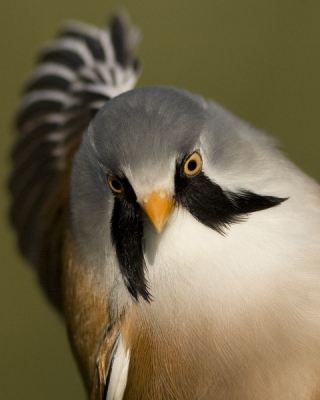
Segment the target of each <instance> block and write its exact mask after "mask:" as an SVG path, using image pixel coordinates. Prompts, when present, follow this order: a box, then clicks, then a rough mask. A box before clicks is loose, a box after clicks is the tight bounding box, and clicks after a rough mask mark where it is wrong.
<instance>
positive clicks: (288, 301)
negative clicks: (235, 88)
mask: <svg viewBox="0 0 320 400" xmlns="http://www.w3.org/2000/svg"><path fill="white" fill-rule="evenodd" d="M138 42H139V33H138V30H137V28H135V27H133V26H132V25H131V23H130V21H129V18H128V17H127V16H126V14H124V13H123V12H121V13H116V14H115V15H114V16H113V17H112V18H111V21H110V23H109V25H107V26H106V27H105V28H103V29H99V28H96V27H94V26H91V25H87V24H84V23H79V22H69V23H67V24H66V25H65V26H64V27H63V28H62V30H61V31H60V32H59V34H58V37H57V38H56V39H55V40H54V41H53V42H51V43H49V44H47V45H45V47H44V48H43V50H41V51H40V53H39V56H38V65H37V67H36V69H35V71H34V72H33V73H32V74H31V76H30V77H29V78H28V79H27V81H26V84H25V87H24V97H23V99H22V101H21V104H20V107H19V109H18V111H17V114H16V127H17V130H18V131H19V135H18V137H17V140H16V143H15V145H14V147H13V150H12V162H13V170H12V173H11V176H10V179H9V188H10V191H11V194H12V204H11V209H10V218H11V222H12V224H13V226H14V228H15V229H16V231H17V236H18V243H19V247H20V249H21V251H22V253H23V254H24V256H25V257H26V258H27V259H28V260H29V262H30V264H32V265H33V266H34V268H35V271H36V274H37V276H38V279H39V282H40V284H41V286H42V288H43V289H44V292H45V294H46V296H47V298H48V299H49V301H50V302H51V304H52V305H53V306H54V307H55V308H56V310H57V311H58V313H59V314H60V315H61V317H62V318H63V320H64V322H65V325H66V329H67V331H68V335H69V339H70V345H71V348H72V351H73V354H74V356H75V359H76V361H77V364H78V367H79V371H80V373H81V375H82V378H83V381H84V385H85V387H86V390H87V395H88V398H90V399H91V400H98V399H99V400H120V399H125V400H128V399H130V400H138V399H139V400H144V399H153V400H160V399H162V400H163V399H181V400H182V399H188V400H189V399H197V400H208V399H214V400H220V399H224V400H236V399H237V400H239V399H243V400H264V399H268V400H270V399H279V400H280V399H281V400H291V399H299V400H301V399H306V400H309V399H310V400H317V399H320V246H319V241H320V187H319V185H318V183H317V182H316V181H315V180H313V179H312V178H311V177H309V176H307V175H306V174H305V173H304V172H302V171H301V170H300V169H299V168H298V167H297V166H295V165H294V164H293V163H292V162H291V161H290V160H288V159H287V158H286V157H285V156H284V155H283V154H282V153H281V151H280V150H279V149H278V147H277V143H276V142H275V140H274V139H272V138H271V137H269V136H268V135H267V134H265V133H263V132H261V131H259V130H258V129H256V128H254V127H252V126H251V125H250V124H248V123H247V122H244V121H242V120H241V119H240V118H238V117H236V116H234V115H233V114H232V113H231V112H229V111H227V110H226V109H224V108H223V107H222V106H220V105H219V104H218V103H216V102H214V101H213V100H206V99H204V98H203V97H201V96H200V95H196V94H192V93H190V92H189V91H187V90H185V89H177V88H174V87H162V86H150V87H139V88H134V86H135V84H136V82H137V79H138V77H139V74H140V71H141V68H140V63H139V61H138V59H137V57H136V56H135V53H136V48H137V45H138Z"/></svg>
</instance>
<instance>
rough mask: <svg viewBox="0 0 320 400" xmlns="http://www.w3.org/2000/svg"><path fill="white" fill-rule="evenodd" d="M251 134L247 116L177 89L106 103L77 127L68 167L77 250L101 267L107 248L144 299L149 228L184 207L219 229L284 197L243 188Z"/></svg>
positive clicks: (250, 162)
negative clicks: (78, 140)
mask: <svg viewBox="0 0 320 400" xmlns="http://www.w3.org/2000/svg"><path fill="white" fill-rule="evenodd" d="M243 132H246V135H243ZM255 135H256V137H255V144H254V145H252V143H251V138H250V129H249V133H248V126H247V125H246V124H245V123H243V122H242V121H240V120H238V119H237V118H235V117H233V116H232V115H231V114H229V113H227V112H226V111H224V110H223V109H222V108H220V107H219V106H217V105H215V104H213V103H208V102H206V101H205V100H204V99H202V98H201V97H199V96H196V95H192V94H190V93H188V92H186V91H182V90H178V89H173V88H164V87H149V88H141V89H135V90H132V91H130V92H127V93H124V94H122V95H120V96H118V97H116V98H114V99H112V100H110V101H109V102H107V103H106V104H105V106H104V107H102V109H101V110H100V111H99V112H98V113H97V115H96V116H95V118H94V120H93V121H92V123H91V124H90V126H89V128H88V130H87V132H86V133H85V134H84V138H83V141H82V144H81V147H80V149H79V151H78V153H77V155H76V157H75V160H74V166H73V172H72V188H71V211H72V225H73V228H74V229H73V231H74V235H75V239H76V242H77V243H78V245H79V248H82V249H83V250H82V253H83V257H84V258H87V259H88V260H91V262H92V263H93V264H97V263H100V264H102V265H103V264H105V263H106V261H105V260H106V258H107V255H106V252H109V253H110V254H111V253H113V254H115V260H116V261H115V262H116V264H117V265H118V267H119V269H120V272H121V276H122V278H123V281H124V283H125V285H126V287H127V289H128V291H129V292H130V294H131V295H132V296H133V298H135V299H136V300H137V299H138V298H139V296H141V297H143V298H144V299H145V300H147V301H149V300H150V298H151V296H150V293H149V290H148V284H147V281H146V278H145V259H144V244H145V230H146V227H147V226H148V227H151V226H152V227H153V229H154V234H155V235H159V234H160V235H161V233H162V231H163V230H164V229H166V228H167V225H168V220H170V219H171V215H172V214H173V213H174V211H175V210H177V209H180V208H183V209H184V210H186V211H187V212H188V213H190V214H191V215H192V217H193V218H195V219H196V220H197V221H198V223H199V224H203V225H205V226H206V227H208V228H209V229H211V230H212V231H214V232H215V233H217V234H221V235H224V234H225V232H226V229H227V228H228V227H229V226H230V225H232V224H233V223H236V222H239V221H241V220H242V219H243V216H245V215H248V214H249V213H252V212H255V211H261V210H264V209H266V208H270V207H273V206H276V205H278V204H280V203H281V202H282V201H283V200H284V199H281V198H277V197H273V196H263V195H260V194H257V193H255V192H254V191H252V190H251V187H250V186H249V187H244V186H243V185H244V184H245V182H250V181H251V180H252V179H251V178H252V176H255V177H256V176H257V173H258V174H259V171H258V170H257V168H258V167H257V164H258V165H260V167H259V168H260V169H261V171H260V173H261V175H263V174H265V171H264V168H265V165H264V163H263V158H264V157H265V156H262V154H265V153H266V150H265V149H264V151H261V149H262V148H265V146H266V139H265V136H264V135H261V136H259V135H257V133H256V132H255ZM268 159H269V162H270V156H269V157H268ZM257 160H259V163H257ZM261 160H262V161H261ZM214 171H220V179H221V181H222V182H223V185H221V184H219V181H218V178H219V172H218V176H216V177H215V176H214ZM221 171H222V172H221ZM230 171H232V173H230ZM230 176H231V177H232V178H231V179H230ZM224 186H225V187H224Z"/></svg>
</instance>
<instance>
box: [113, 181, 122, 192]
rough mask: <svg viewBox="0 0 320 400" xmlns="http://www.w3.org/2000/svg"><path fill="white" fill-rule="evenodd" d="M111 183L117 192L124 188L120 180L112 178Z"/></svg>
mask: <svg viewBox="0 0 320 400" xmlns="http://www.w3.org/2000/svg"><path fill="white" fill-rule="evenodd" d="M111 184H112V187H113V189H114V190H115V191H116V192H121V190H122V185H121V183H120V182H119V181H118V180H116V179H112V181H111Z"/></svg>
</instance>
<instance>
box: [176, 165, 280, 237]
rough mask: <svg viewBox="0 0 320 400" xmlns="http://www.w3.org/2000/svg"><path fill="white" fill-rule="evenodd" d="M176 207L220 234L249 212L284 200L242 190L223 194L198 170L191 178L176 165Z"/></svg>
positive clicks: (240, 220) (218, 187) (275, 204)
mask: <svg viewBox="0 0 320 400" xmlns="http://www.w3.org/2000/svg"><path fill="white" fill-rule="evenodd" d="M175 191H176V200H177V202H178V204H180V205H181V206H182V207H184V208H186V209H187V210H189V212H190V213H191V214H192V215H193V216H194V217H195V218H196V219H197V220H198V221H200V222H201V223H203V224H204V225H206V226H208V227H209V228H212V229H214V230H215V231H216V232H218V233H220V234H222V235H224V234H225V232H226V229H228V228H229V227H230V225H231V224H233V223H237V222H242V221H244V220H245V217H246V216H247V215H248V214H250V213H253V212H256V211H262V210H265V209H267V208H271V207H274V206H277V205H279V204H281V203H282V202H283V201H285V200H287V198H279V197H273V196H261V195H259V194H256V193H253V192H250V191H247V190H243V191H240V192H238V193H234V192H230V191H223V190H222V189H221V187H220V186H219V185H217V184H216V183H214V182H212V181H211V180H210V179H209V178H208V177H207V176H206V175H205V174H204V173H203V172H202V171H201V172H199V173H198V174H197V175H196V176H195V177H191V178H189V177H186V176H185V175H184V173H183V171H182V169H181V167H180V166H177V169H176V174H175Z"/></svg>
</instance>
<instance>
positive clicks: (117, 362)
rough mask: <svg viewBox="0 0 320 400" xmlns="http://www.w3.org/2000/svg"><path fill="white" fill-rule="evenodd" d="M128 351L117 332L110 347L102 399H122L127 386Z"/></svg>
mask: <svg viewBox="0 0 320 400" xmlns="http://www.w3.org/2000/svg"><path fill="white" fill-rule="evenodd" d="M129 363H130V352H129V350H128V351H126V350H125V348H124V346H123V342H122V335H121V333H119V335H118V336H117V338H116V340H115V343H114V345H113V348H112V352H111V356H110V360H109V365H108V370H107V379H106V396H105V398H104V400H122V398H123V395H124V391H125V389H126V386H127V379H128V371H129Z"/></svg>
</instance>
